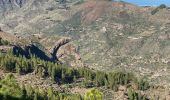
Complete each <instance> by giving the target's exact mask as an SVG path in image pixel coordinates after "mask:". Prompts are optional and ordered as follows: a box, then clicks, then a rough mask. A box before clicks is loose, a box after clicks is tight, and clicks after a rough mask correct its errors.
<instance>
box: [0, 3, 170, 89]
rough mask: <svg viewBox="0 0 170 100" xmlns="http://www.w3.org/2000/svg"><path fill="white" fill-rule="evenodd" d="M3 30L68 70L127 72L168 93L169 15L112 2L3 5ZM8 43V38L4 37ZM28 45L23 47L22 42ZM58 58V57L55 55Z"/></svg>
mask: <svg viewBox="0 0 170 100" xmlns="http://www.w3.org/2000/svg"><path fill="white" fill-rule="evenodd" d="M0 12H1V13H0V14H1V15H0V17H1V18H0V27H1V30H2V31H3V32H4V33H6V34H10V35H13V36H14V37H18V38H20V39H21V40H20V41H19V42H18V43H22V44H23V43H24V45H27V44H30V43H33V42H38V43H39V44H40V45H41V46H40V48H41V49H42V50H44V51H45V53H47V55H51V54H52V52H51V51H52V50H54V49H53V48H57V47H55V46H56V43H57V44H58V43H59V44H60V43H62V42H61V40H63V39H69V42H67V43H66V44H65V43H64V45H62V46H61V47H60V48H58V49H57V53H53V54H52V55H55V56H57V58H58V60H59V61H61V62H62V63H63V64H66V65H70V66H74V67H75V66H79V67H80V66H81V67H82V66H85V67H88V68H90V69H94V70H99V71H105V72H110V71H112V70H126V71H129V72H133V73H135V74H136V75H137V76H138V77H142V76H146V77H148V80H149V81H150V82H151V84H157V85H161V86H167V87H169V82H170V81H169V80H170V79H169V76H170V74H169V72H170V69H169V66H170V9H169V8H168V7H166V6H159V7H150V6H145V7H144V6H143V7H142V6H136V5H133V4H130V3H126V2H116V1H114V2H112V1H108V0H67V1H65V2H64V1H63V2H61V1H60V0H0ZM6 37H8V36H6ZM23 41H24V42H23ZM54 51H55V50H54ZM56 54H57V55H56Z"/></svg>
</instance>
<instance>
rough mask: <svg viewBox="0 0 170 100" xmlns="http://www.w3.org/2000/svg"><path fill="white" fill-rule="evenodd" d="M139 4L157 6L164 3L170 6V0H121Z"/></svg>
mask: <svg viewBox="0 0 170 100" xmlns="http://www.w3.org/2000/svg"><path fill="white" fill-rule="evenodd" d="M122 1H125V2H129V3H132V4H136V5H139V6H159V5H160V4H165V5H167V6H169V7H170V0H122Z"/></svg>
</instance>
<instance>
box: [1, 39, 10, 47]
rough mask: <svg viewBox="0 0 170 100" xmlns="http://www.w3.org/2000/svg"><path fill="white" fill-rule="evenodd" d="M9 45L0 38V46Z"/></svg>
mask: <svg viewBox="0 0 170 100" xmlns="http://www.w3.org/2000/svg"><path fill="white" fill-rule="evenodd" d="M9 44H10V43H9V42H8V41H7V40H3V39H2V38H1V37H0V46H1V45H9Z"/></svg>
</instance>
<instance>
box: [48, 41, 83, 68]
mask: <svg viewBox="0 0 170 100" xmlns="http://www.w3.org/2000/svg"><path fill="white" fill-rule="evenodd" d="M51 56H52V60H58V61H60V62H62V63H65V64H68V65H71V66H74V67H75V66H77V67H80V66H83V63H82V61H81V57H80V55H79V54H78V52H77V47H76V46H75V45H74V44H73V43H71V39H70V38H63V39H60V40H59V41H57V43H56V45H55V46H54V47H53V48H52V50H51Z"/></svg>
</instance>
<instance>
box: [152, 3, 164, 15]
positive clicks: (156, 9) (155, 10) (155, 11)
mask: <svg viewBox="0 0 170 100" xmlns="http://www.w3.org/2000/svg"><path fill="white" fill-rule="evenodd" d="M164 8H167V6H166V5H165V4H161V5H160V6H159V7H157V8H155V9H154V10H153V11H152V12H151V14H152V15H154V14H156V13H157V12H158V11H159V10H160V9H164Z"/></svg>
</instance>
